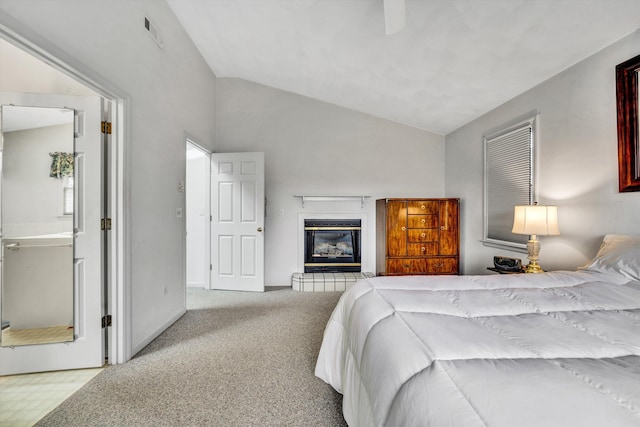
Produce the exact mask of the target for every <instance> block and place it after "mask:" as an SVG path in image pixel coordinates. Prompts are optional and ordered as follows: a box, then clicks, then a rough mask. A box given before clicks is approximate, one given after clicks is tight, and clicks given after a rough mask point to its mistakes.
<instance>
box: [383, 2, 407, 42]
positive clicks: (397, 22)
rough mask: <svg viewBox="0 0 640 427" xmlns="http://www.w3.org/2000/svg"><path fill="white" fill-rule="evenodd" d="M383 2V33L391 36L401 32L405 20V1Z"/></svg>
mask: <svg viewBox="0 0 640 427" xmlns="http://www.w3.org/2000/svg"><path fill="white" fill-rule="evenodd" d="M383 2H384V27H385V32H386V33H387V35H391V34H395V33H398V32H400V31H402V30H403V29H404V27H405V25H406V19H407V12H406V3H405V0H383Z"/></svg>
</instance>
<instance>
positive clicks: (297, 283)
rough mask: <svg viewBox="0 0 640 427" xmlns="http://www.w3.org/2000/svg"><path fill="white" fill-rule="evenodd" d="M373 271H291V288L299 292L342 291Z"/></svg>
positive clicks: (371, 275)
mask: <svg viewBox="0 0 640 427" xmlns="http://www.w3.org/2000/svg"><path fill="white" fill-rule="evenodd" d="M373 276H375V275H374V274H373V273H348V272H347V273H293V275H292V276H291V288H292V289H293V290H294V291H299V292H343V291H346V290H347V289H349V288H350V287H351V286H352V285H353V284H354V283H356V282H357V281H358V280H361V279H365V278H367V277H373Z"/></svg>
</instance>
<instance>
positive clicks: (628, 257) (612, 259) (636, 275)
mask: <svg viewBox="0 0 640 427" xmlns="http://www.w3.org/2000/svg"><path fill="white" fill-rule="evenodd" d="M582 269H585V270H590V271H599V272H601V273H606V274H613V275H618V276H623V277H626V278H628V279H631V280H640V236H627V235H623V234H607V235H606V236H604V240H603V241H602V245H601V246H600V249H599V250H598V253H597V254H596V256H595V258H594V259H593V260H591V261H590V262H589V264H587V265H585V266H584V267H582Z"/></svg>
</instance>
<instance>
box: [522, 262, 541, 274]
mask: <svg viewBox="0 0 640 427" xmlns="http://www.w3.org/2000/svg"><path fill="white" fill-rule="evenodd" d="M523 271H524V272H525V273H544V270H543V269H542V267H540V265H539V264H538V263H537V262H532V263H529V265H527V266H525V267H524V269H523Z"/></svg>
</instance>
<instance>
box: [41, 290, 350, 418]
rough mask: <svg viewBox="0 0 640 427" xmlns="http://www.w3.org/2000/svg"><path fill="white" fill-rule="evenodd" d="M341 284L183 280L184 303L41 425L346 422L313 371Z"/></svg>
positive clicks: (336, 399)
mask: <svg viewBox="0 0 640 427" xmlns="http://www.w3.org/2000/svg"><path fill="white" fill-rule="evenodd" d="M339 297H340V294H339V293H299V292H295V291H292V290H291V289H278V290H270V291H268V292H265V293H261V294H256V293H247V292H224V291H205V290H194V289H189V290H188V298H187V299H188V311H187V313H186V314H185V315H184V316H183V317H182V318H181V319H180V320H179V321H178V322H176V323H175V324H174V325H173V326H172V327H171V328H169V329H168V330H167V331H165V332H164V333H163V334H162V335H161V336H159V337H158V338H157V339H156V340H154V341H153V342H152V343H151V344H149V345H148V346H147V347H146V348H145V349H144V350H142V351H141V352H140V353H139V354H138V355H137V356H136V357H135V358H133V359H132V360H131V361H129V362H128V363H125V364H123V365H116V366H109V367H108V368H107V369H105V370H104V371H103V372H101V373H100V374H99V375H97V376H96V377H95V378H94V379H93V380H91V381H90V382H89V383H88V384H87V385H86V386H84V387H83V388H82V389H80V390H79V391H78V392H76V393H75V394H74V395H73V396H71V397H70V398H69V399H68V400H66V401H65V402H64V403H63V404H62V405H60V406H59V407H58V408H57V409H55V410H54V411H53V412H51V413H50V414H49V415H47V416H46V417H45V418H43V419H42V420H41V421H40V422H39V423H38V424H37V425H38V426H118V427H124V426H345V425H346V424H345V422H344V419H343V418H342V410H341V400H342V396H341V395H340V394H338V393H336V392H335V391H334V390H333V389H332V388H331V387H330V386H329V385H327V384H325V383H324V382H323V381H322V380H320V379H318V378H316V377H315V376H314V374H313V371H314V367H315V362H316V358H317V354H318V350H319V348H320V343H321V340H322V333H323V331H324V327H325V325H326V322H327V320H328V318H329V315H330V314H331V311H332V310H333V308H334V307H335V305H336V303H337V301H338V298H339Z"/></svg>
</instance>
